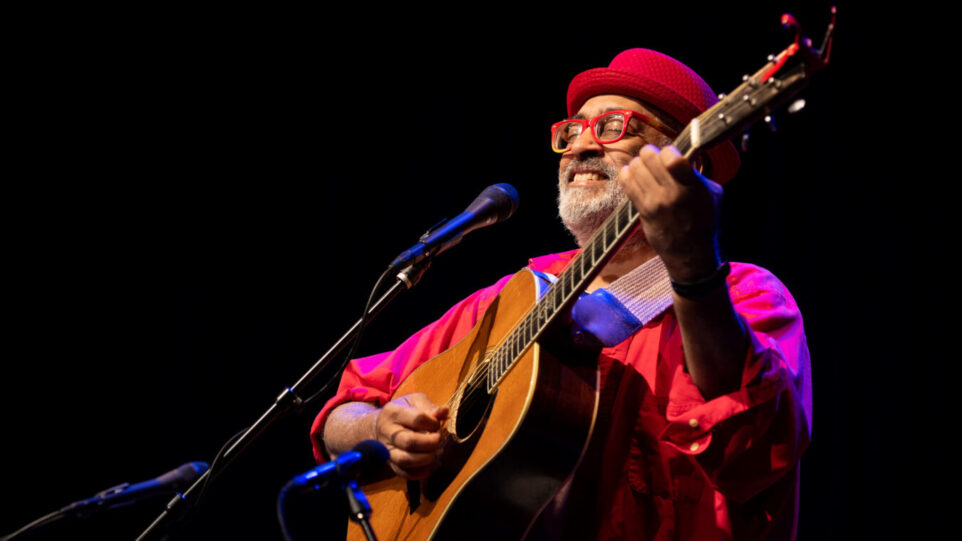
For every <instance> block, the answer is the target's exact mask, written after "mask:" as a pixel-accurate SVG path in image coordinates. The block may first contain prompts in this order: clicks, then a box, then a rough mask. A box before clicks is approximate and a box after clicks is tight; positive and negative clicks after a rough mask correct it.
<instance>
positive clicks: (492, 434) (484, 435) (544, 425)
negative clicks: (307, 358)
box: [348, 8, 835, 541]
mask: <svg viewBox="0 0 962 541" xmlns="http://www.w3.org/2000/svg"><path fill="white" fill-rule="evenodd" d="M786 17H790V16H783V23H784V22H785V21H786ZM834 22H835V14H834V8H833V11H832V22H831V24H830V25H829V29H828V32H827V33H826V36H825V40H824V41H823V44H822V49H821V50H820V51H816V50H814V49H812V48H811V44H810V42H809V41H808V40H802V39H801V37H800V36H799V35H798V34H796V38H795V42H794V43H793V44H792V45H790V46H789V47H788V48H786V49H785V50H784V51H782V52H781V53H780V54H778V55H775V56H772V57H770V58H769V61H768V62H767V63H766V64H765V66H764V67H762V68H761V69H760V70H758V71H757V72H756V73H755V74H754V75H751V76H747V75H746V76H745V77H744V80H743V83H742V84H741V85H739V86H738V87H737V88H736V89H735V90H733V91H732V92H730V93H729V94H728V96H727V97H723V99H721V101H719V102H718V103H717V104H715V105H714V106H713V107H712V108H710V109H709V110H707V111H705V112H704V113H703V114H701V115H699V116H698V117H697V118H696V119H694V120H692V122H691V123H690V124H689V125H688V126H687V127H686V128H685V129H684V130H683V131H682V133H681V134H680V135H679V136H678V138H677V139H676V140H675V141H674V145H675V146H676V147H677V148H678V149H679V151H680V152H682V154H684V155H685V156H686V157H688V158H689V159H692V158H693V157H695V156H696V155H697V154H698V153H699V152H700V151H702V150H703V149H705V148H708V147H711V146H713V145H714V144H716V143H718V142H720V141H724V140H727V139H728V138H730V137H732V136H733V135H736V134H739V133H742V132H743V131H745V130H746V129H747V127H748V126H750V125H751V124H753V123H754V122H756V121H757V120H759V119H761V118H763V117H765V116H766V115H769V114H770V113H771V112H772V111H773V110H774V109H776V108H777V107H779V106H781V105H782V104H784V103H786V102H787V101H788V100H789V98H791V97H792V96H794V95H795V94H797V93H798V92H799V91H800V90H801V89H802V88H803V87H804V86H805V84H806V83H807V81H808V79H809V78H810V77H811V75H812V74H813V73H814V72H816V71H818V70H819V69H821V68H822V67H824V66H825V65H827V63H828V57H829V52H830V49H831V37H832V33H833V30H834ZM638 225H639V219H638V212H637V211H636V210H635V208H634V207H633V206H632V204H631V203H630V202H626V203H624V204H622V205H621V206H620V207H619V208H618V209H617V210H616V211H615V212H613V213H612V215H611V216H610V217H609V218H608V219H607V221H606V222H605V223H604V224H603V225H602V227H601V228H599V230H598V231H597V232H596V233H595V235H594V236H593V237H592V239H591V240H590V241H589V243H588V244H587V245H586V246H585V247H584V249H583V250H581V252H580V253H579V254H578V255H577V257H575V258H574V259H573V260H572V261H571V263H570V264H569V265H568V267H567V268H566V269H565V270H564V271H563V272H562V273H561V275H560V276H559V277H558V280H557V282H556V283H555V284H553V285H552V286H551V287H550V289H548V290H547V292H546V293H545V294H544V295H543V296H541V297H540V298H539V294H538V293H539V291H538V287H539V286H538V280H539V279H538V278H537V277H536V276H535V275H534V274H533V273H532V272H530V271H528V270H522V271H521V272H519V273H518V274H517V275H515V276H514V277H513V278H512V279H511V280H510V281H509V282H508V284H507V285H506V286H505V287H504V289H503V290H502V291H501V293H500V295H499V296H498V297H497V299H496V300H495V301H494V302H493V303H492V305H491V306H490V308H488V310H487V311H486V312H485V314H484V316H483V318H482V319H481V321H480V322H479V323H478V324H477V325H476V326H475V328H474V329H473V330H472V331H471V332H470V333H469V334H468V335H467V336H466V337H465V338H464V339H462V340H461V341H460V342H459V343H458V344H457V345H455V346H454V347H453V348H451V349H449V350H448V351H446V352H444V353H442V354H441V355H438V356H437V357H435V358H433V359H431V360H429V361H427V362H426V363H424V364H423V365H421V366H420V367H418V368H417V369H416V370H415V371H414V372H413V373H412V374H411V375H410V376H409V377H408V378H407V379H406V380H405V381H404V382H403V383H402V384H401V385H400V387H398V389H397V391H396V392H395V394H394V396H395V397H397V396H403V395H406V394H410V393H414V392H421V393H424V394H426V395H427V397H428V398H429V399H430V400H431V401H432V402H434V403H436V404H448V405H449V407H450V416H449V419H448V420H447V421H446V423H445V424H444V426H443V428H442V453H441V455H440V466H439V468H438V469H437V470H436V471H435V472H434V473H433V474H432V475H431V477H429V478H428V479H426V480H423V481H418V482H409V481H407V480H405V479H402V478H398V477H393V478H390V479H385V480H381V481H378V482H374V483H371V484H369V485H366V486H365V487H364V492H365V494H366V495H367V497H368V500H369V502H370V505H371V508H372V510H373V512H372V515H371V518H370V524H371V527H372V528H373V531H374V532H375V534H376V535H377V537H378V539H380V540H381V541H385V540H424V539H434V540H446V539H459V540H460V539H497V540H504V541H507V540H514V539H521V538H523V537H524V536H525V534H526V532H527V531H528V529H529V528H530V527H531V525H532V524H533V523H534V520H535V519H536V518H537V516H538V514H539V513H540V512H541V510H542V509H543V508H544V507H545V506H546V505H547V503H548V502H549V501H550V500H551V499H552V498H553V497H554V496H555V494H556V493H557V491H558V490H559V489H560V488H561V486H562V485H563V484H564V482H565V480H566V479H567V478H568V477H569V476H570V475H571V474H572V472H573V471H574V470H575V468H576V467H577V466H578V463H579V461H580V459H581V457H582V455H583V453H584V451H585V448H586V447H587V444H588V441H589V439H590V437H591V433H592V427H593V423H594V419H595V413H596V409H597V407H598V398H599V396H598V388H599V373H598V369H597V362H596V358H595V357H594V356H593V355H590V354H589V355H577V354H575V355H573V356H572V354H571V351H572V350H571V349H569V348H565V350H564V354H563V357H562V356H560V355H557V354H555V353H554V352H553V351H552V349H553V347H552V345H551V344H552V343H554V341H553V340H549V339H548V335H549V331H550V330H551V329H552V328H557V326H554V327H553V325H554V324H555V323H556V322H558V321H559V320H561V319H563V318H565V317H566V316H567V314H568V313H569V311H570V308H571V306H572V305H573V303H574V302H575V300H577V297H578V296H579V295H580V294H581V292H583V291H584V290H585V288H586V287H587V285H588V284H589V283H590V282H591V280H592V279H593V278H594V277H595V276H596V275H597V274H598V273H599V272H600V270H601V269H602V268H603V267H604V265H605V263H606V262H607V261H608V260H609V259H610V258H611V257H612V256H613V255H614V253H615V252H616V251H617V249H618V247H619V246H620V245H621V244H622V243H623V242H624V241H625V240H626V239H627V238H628V236H629V235H630V233H631V232H632V231H633V230H634V229H635V228H636V227H637V226H638ZM575 351H577V348H575ZM348 539H351V540H357V541H361V540H363V539H365V536H364V533H363V532H362V530H361V528H360V527H359V526H357V525H355V524H354V523H351V524H350V525H349V529H348Z"/></svg>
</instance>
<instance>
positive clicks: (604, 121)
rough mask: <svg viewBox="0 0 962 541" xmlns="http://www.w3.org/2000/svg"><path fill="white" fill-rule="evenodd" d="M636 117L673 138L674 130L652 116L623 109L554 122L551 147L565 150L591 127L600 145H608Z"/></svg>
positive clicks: (620, 135) (558, 151)
mask: <svg viewBox="0 0 962 541" xmlns="http://www.w3.org/2000/svg"><path fill="white" fill-rule="evenodd" d="M632 118H637V119H638V120H640V121H641V122H642V123H644V124H647V125H649V126H651V127H652V128H655V129H656V130H658V131H659V132H661V133H663V134H665V135H667V136H669V137H671V138H674V137H675V130H673V129H671V128H670V127H669V126H668V125H667V124H665V123H664V122H662V121H660V120H658V119H657V118H655V117H653V116H648V115H646V114H644V113H639V112H638V111H632V110H630V109H623V110H618V111H608V112H607V113H602V114H600V115H598V116H596V117H594V118H592V119H591V120H587V119H584V118H569V119H568V120H562V121H561V122H555V123H554V124H552V126H551V149H552V150H554V151H555V152H557V153H559V154H560V153H562V152H567V151H568V149H569V148H571V144H572V143H574V140H575V139H577V138H578V136H580V135H581V133H582V132H583V131H584V130H585V128H590V129H591V135H592V136H593V137H594V138H595V141H597V142H598V144H601V145H608V144H611V143H615V142H617V141H620V140H621V138H622V137H624V136H625V134H626V133H628V123H629V122H630V121H631V119H632Z"/></svg>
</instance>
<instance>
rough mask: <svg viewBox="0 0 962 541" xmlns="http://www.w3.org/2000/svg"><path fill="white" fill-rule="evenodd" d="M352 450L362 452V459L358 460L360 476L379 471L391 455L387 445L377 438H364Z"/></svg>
mask: <svg viewBox="0 0 962 541" xmlns="http://www.w3.org/2000/svg"><path fill="white" fill-rule="evenodd" d="M351 450H352V451H356V452H358V453H360V454H361V460H360V461H359V462H358V474H359V476H360V477H365V476H367V475H372V474H375V473H377V472H378V471H379V470H380V469H381V466H383V465H384V463H385V462H387V459H388V458H389V457H390V456H391V454H390V452H388V450H387V447H385V446H384V445H383V444H381V442H379V441H376V440H364V441H362V442H360V443H358V444H357V445H355V446H354V448H353V449H351Z"/></svg>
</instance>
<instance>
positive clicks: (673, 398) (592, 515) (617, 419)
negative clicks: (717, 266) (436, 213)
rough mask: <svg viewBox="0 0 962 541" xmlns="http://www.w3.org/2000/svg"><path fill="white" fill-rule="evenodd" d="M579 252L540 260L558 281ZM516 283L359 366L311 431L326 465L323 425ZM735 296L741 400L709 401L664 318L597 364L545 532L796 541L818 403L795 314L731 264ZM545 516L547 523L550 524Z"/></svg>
mask: <svg viewBox="0 0 962 541" xmlns="http://www.w3.org/2000/svg"><path fill="white" fill-rule="evenodd" d="M575 253H576V252H567V253H563V254H557V255H550V256H544V257H539V258H535V259H532V260H531V261H530V264H529V268H531V269H532V270H536V271H540V272H545V273H550V274H555V275H557V274H559V273H560V272H561V270H562V269H563V268H564V266H565V265H566V264H567V263H568V261H570V260H571V258H572V257H573V256H574V255H575ZM510 278H511V277H510V276H508V277H505V278H502V279H501V280H499V281H498V282H497V283H496V284H494V285H493V286H491V287H488V288H485V289H482V290H480V291H478V292H476V293H474V294H472V295H471V296H469V297H468V298H467V299H465V300H463V301H461V302H460V303H458V304H457V305H455V306H454V307H453V308H451V309H450V310H449V311H448V312H447V313H446V314H444V316H442V317H441V319H439V320H437V321H436V322H434V323H432V324H430V325H428V326H427V327H425V328H424V329H422V330H421V331H419V332H418V333H417V334H415V335H414V336H412V337H411V338H409V339H408V340H406V341H405V342H404V343H403V344H401V346H400V347H398V349H396V350H394V351H392V352H387V353H382V354H379V355H374V356H371V357H366V358H363V359H356V360H354V361H352V362H351V364H350V365H349V367H348V369H347V370H346V371H345V373H344V376H343V378H342V379H341V384H340V387H339V389H338V393H337V395H336V396H334V397H333V398H332V399H331V400H330V401H329V402H328V403H327V404H326V405H325V406H324V408H323V409H322V410H321V412H320V414H319V415H318V416H317V418H316V419H315V421H314V425H313V427H312V430H311V436H312V441H313V444H314V455H315V458H316V459H317V460H318V461H319V462H320V461H324V460H326V457H325V455H324V451H323V442H322V441H321V434H322V429H323V426H324V421H325V420H326V418H327V415H328V414H329V413H330V411H331V410H332V409H333V408H335V407H336V406H338V405H340V404H343V403H345V402H350V401H363V402H372V403H375V404H377V405H382V404H384V403H385V402H387V401H388V400H390V397H391V395H392V394H393V392H394V390H395V389H396V388H397V386H398V384H399V383H400V382H401V381H402V380H403V379H404V378H405V377H407V375H408V374H410V373H411V371H413V370H414V369H415V368H416V367H417V366H419V365H420V364H421V363H422V362H424V361H426V360H428V359H430V358H431V357H433V356H435V355H437V354H439V353H441V352H442V351H444V350H446V349H448V348H450V347H451V346H452V345H454V344H455V343H457V342H458V341H459V340H460V339H461V338H462V337H464V336H465V335H466V334H467V333H468V332H469V331H470V330H471V329H472V328H473V327H474V325H475V323H477V321H479V320H480V317H481V315H482V314H483V313H484V311H485V310H486V309H487V307H488V306H489V305H490V304H491V302H492V301H493V300H494V298H495V297H496V296H497V294H498V292H499V291H500V290H501V288H502V287H503V286H504V284H505V283H507V281H508V280H509V279H510ZM728 287H729V291H730V293H731V297H732V302H733V303H734V305H735V309H736V311H737V312H738V313H739V314H740V316H741V317H742V318H743V319H744V320H745V322H747V323H748V325H749V326H750V328H751V329H752V331H753V332H752V333H750V334H751V344H750V347H749V351H748V354H747V356H746V359H745V367H744V370H743V375H742V386H741V388H740V389H739V390H737V391H735V392H733V393H731V394H728V395H724V396H720V397H718V398H715V399H713V400H711V401H706V400H705V399H704V398H703V397H702V396H701V393H700V392H699V391H698V389H697V387H695V385H694V383H693V382H692V380H691V378H690V377H689V376H688V374H687V373H686V371H685V364H684V353H683V351H682V341H681V332H680V329H679V328H678V324H677V321H676V319H675V316H674V312H673V311H672V310H671V309H669V310H668V311H666V312H665V313H664V314H662V315H661V316H659V317H657V318H655V319H654V320H652V321H650V322H649V323H648V324H647V325H645V326H644V327H643V328H642V329H641V330H640V331H638V332H637V333H635V334H634V335H633V336H632V337H631V338H629V339H628V340H625V341H624V342H622V343H620V344H618V345H616V346H614V347H610V348H605V349H603V350H602V351H601V354H600V355H599V358H598V362H599V367H600V370H601V374H602V378H601V403H600V406H599V410H598V419H597V421H596V428H595V431H594V433H593V436H592V440H591V443H590V444H589V446H588V450H587V452H586V455H585V457H584V459H583V460H582V463H581V466H579V468H578V471H577V472H576V474H575V476H574V478H573V479H572V480H571V485H570V489H569V490H567V495H568V496H567V500H566V501H565V502H564V503H563V504H562V505H561V507H560V511H559V512H557V513H555V514H550V513H548V514H546V517H548V518H546V520H543V521H541V522H542V526H544V528H545V530H544V532H543V533H545V535H547V536H550V537H551V538H559V539H560V538H563V539H591V538H598V539H692V540H695V539H697V540H699V541H702V540H714V539H793V538H794V533H795V527H796V523H797V511H798V501H797V498H798V463H799V458H800V456H801V454H802V452H803V451H804V450H805V448H806V447H807V446H808V444H809V441H810V436H811V418H812V403H811V398H812V393H811V374H810V366H809V364H810V363H809V356H808V346H807V344H806V341H805V332H804V329H803V325H802V318H801V314H800V313H799V310H798V307H797V305H796V304H795V301H794V299H793V298H792V296H791V295H790V294H789V292H788V290H787V289H786V288H785V286H784V285H782V283H781V282H779V281H778V279H777V278H775V277H774V276H773V275H772V274H771V273H769V272H768V271H766V270H764V269H761V268H759V267H756V266H753V265H747V264H739V263H732V265H731V274H730V275H729V276H728ZM549 515H550V516H549Z"/></svg>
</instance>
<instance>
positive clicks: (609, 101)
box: [575, 94, 653, 118]
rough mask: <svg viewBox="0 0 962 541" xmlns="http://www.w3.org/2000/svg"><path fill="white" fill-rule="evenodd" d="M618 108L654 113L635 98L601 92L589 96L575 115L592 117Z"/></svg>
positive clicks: (577, 116)
mask: <svg viewBox="0 0 962 541" xmlns="http://www.w3.org/2000/svg"><path fill="white" fill-rule="evenodd" d="M618 109H630V110H632V111H638V112H639V113H645V114H647V115H652V114H653V113H652V111H651V110H649V109H648V108H647V107H645V105H644V104H643V103H641V102H640V101H638V100H636V99H634V98H629V97H628V96H622V95H620V94H601V95H598V96H593V97H591V98H589V99H588V101H586V102H585V103H584V105H582V106H581V109H578V113H577V114H576V115H575V117H576V118H591V117H594V116H598V115H600V114H602V113H605V112H608V111H614V110H618Z"/></svg>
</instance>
